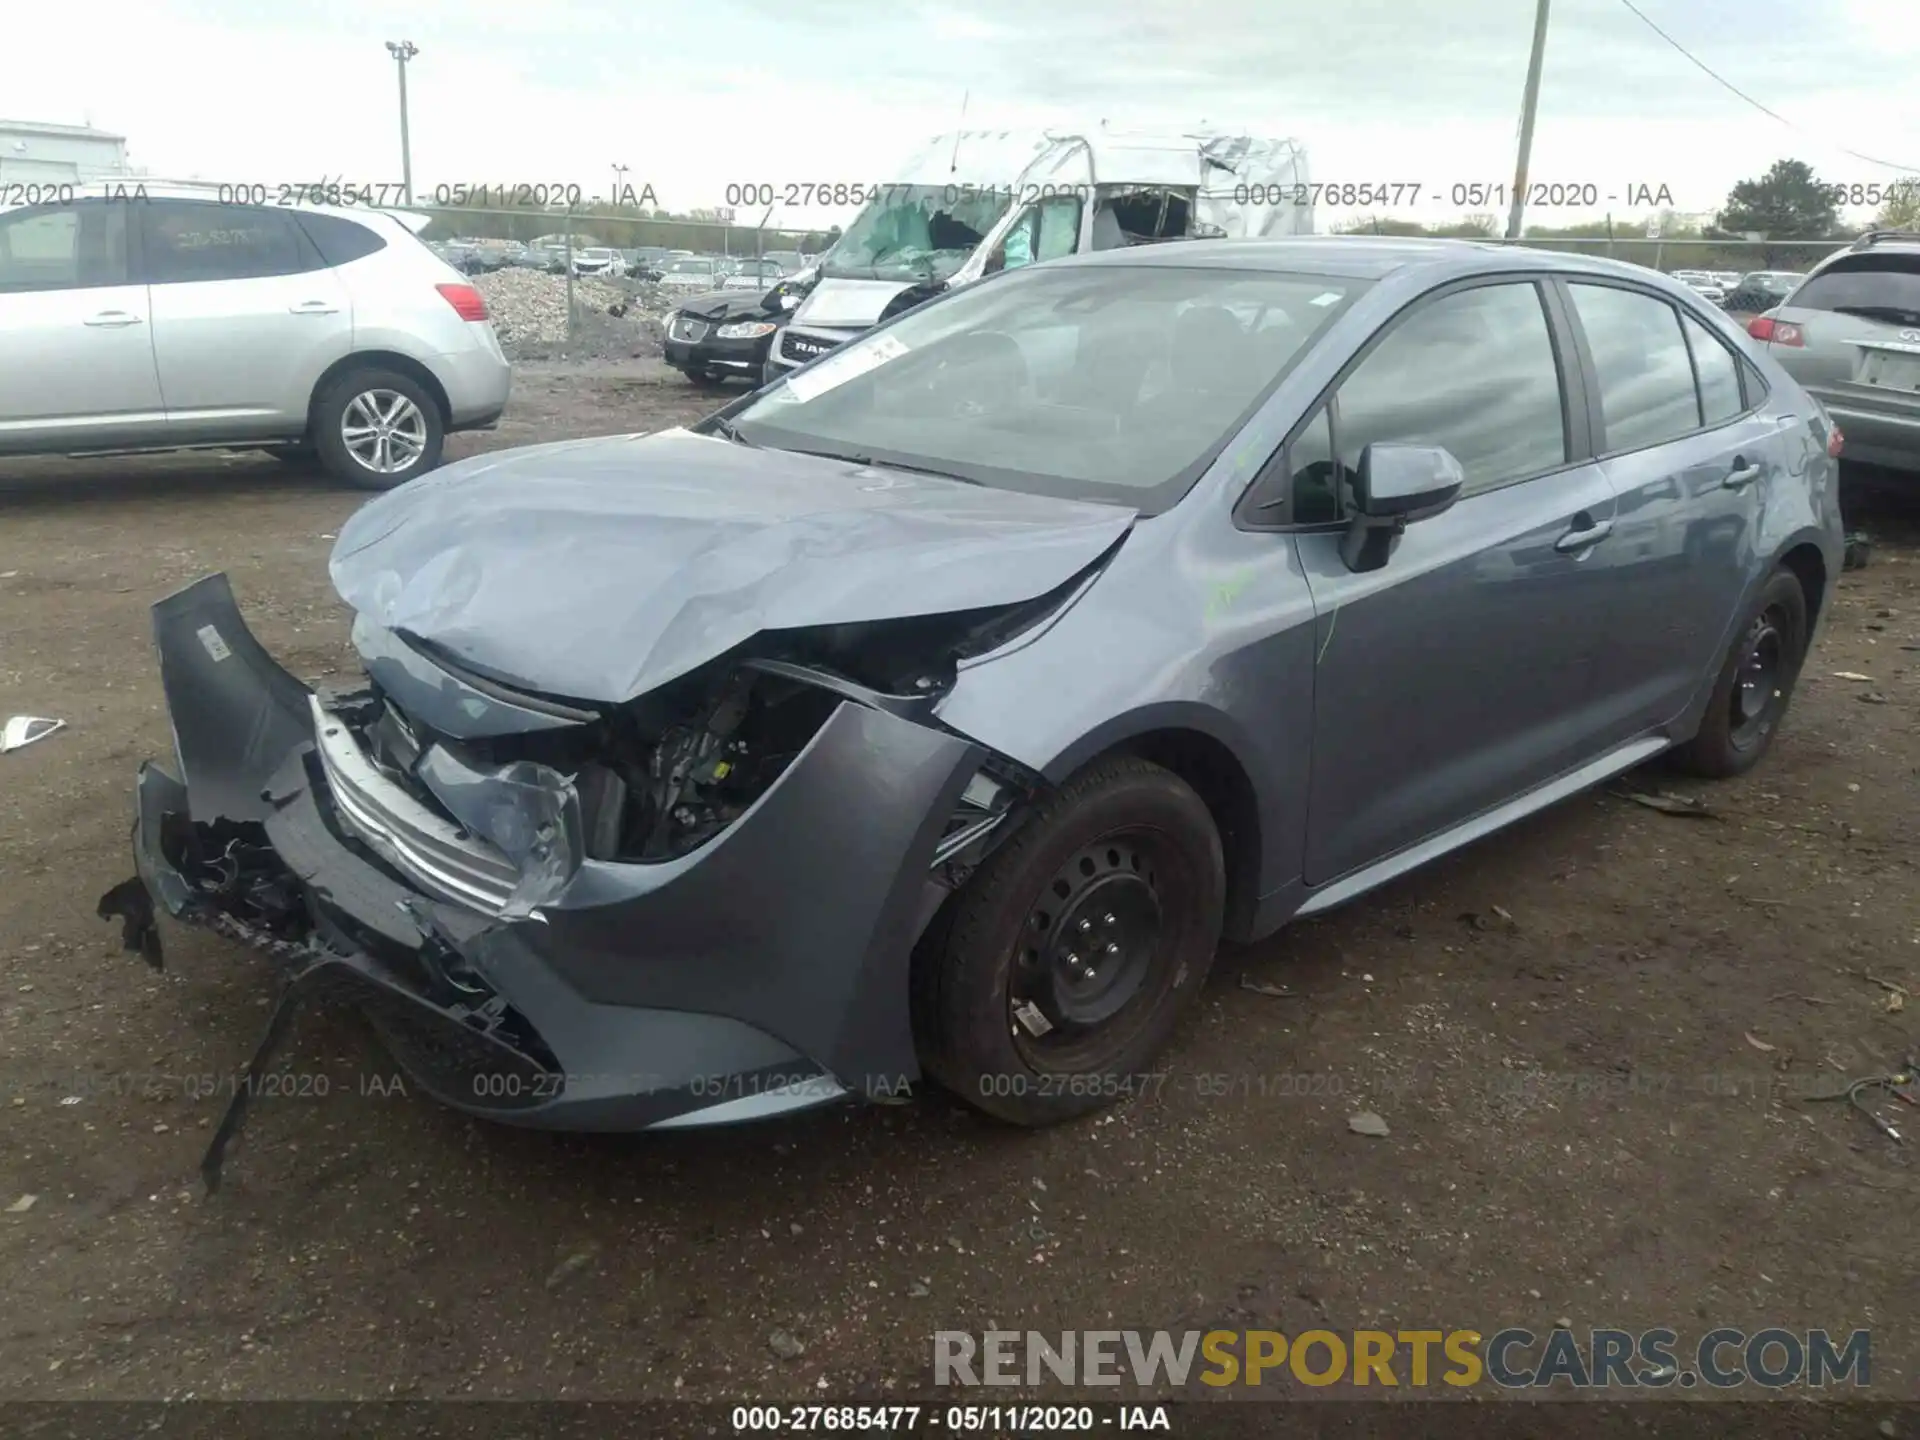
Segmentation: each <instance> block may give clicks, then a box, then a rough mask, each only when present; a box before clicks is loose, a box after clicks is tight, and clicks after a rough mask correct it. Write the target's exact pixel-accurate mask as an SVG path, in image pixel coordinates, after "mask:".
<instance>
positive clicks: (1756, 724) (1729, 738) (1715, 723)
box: [1673, 566, 1808, 780]
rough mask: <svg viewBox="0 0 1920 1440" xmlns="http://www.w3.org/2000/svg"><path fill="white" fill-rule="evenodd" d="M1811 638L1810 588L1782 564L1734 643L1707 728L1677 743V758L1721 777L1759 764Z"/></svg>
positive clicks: (1695, 770) (1704, 721)
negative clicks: (1805, 588) (1809, 615)
mask: <svg viewBox="0 0 1920 1440" xmlns="http://www.w3.org/2000/svg"><path fill="white" fill-rule="evenodd" d="M1807 638H1808V637H1807V594H1806V591H1805V590H1803V589H1802V588H1801V586H1800V579H1799V577H1798V576H1797V575H1795V574H1794V573H1793V572H1792V571H1791V570H1788V569H1787V568H1786V567H1784V566H1782V567H1781V568H1780V569H1778V570H1775V571H1774V572H1773V574H1772V575H1770V576H1769V577H1768V578H1767V583H1766V585H1765V586H1763V587H1762V588H1761V591H1760V595H1759V598H1758V599H1756V600H1755V601H1754V603H1753V605H1752V607H1751V608H1750V609H1749V610H1748V612H1747V615H1746V617H1745V618H1744V619H1743V620H1742V622H1741V624H1740V628H1739V630H1738V631H1737V632H1736V633H1735V635H1734V638H1733V643H1732V644H1731V645H1729V646H1728V647H1727V654H1726V658H1725V659H1724V660H1723V661H1722V662H1721V665H1720V673H1719V675H1718V676H1717V677H1716V678H1715V680H1714V685H1713V694H1712V696H1711V697H1710V698H1709V699H1708V701H1707V711H1706V714H1705V715H1704V716H1703V717H1702V718H1701V721H1700V728H1699V730H1698V731H1697V732H1695V734H1694V737H1693V738H1692V739H1691V740H1689V741H1687V743H1686V744H1684V745H1682V746H1680V747H1678V748H1677V749H1676V750H1675V751H1674V756H1673V758H1674V761H1675V763H1676V764H1677V765H1679V767H1680V768H1681V769H1682V770H1685V771H1687V772H1688V773H1689V774H1693V775H1701V776H1705V777H1707V778H1708V779H1715V780H1718V779H1725V778H1727V777H1729V776H1733V775H1744V774H1745V773H1746V772H1747V771H1749V770H1751V769H1752V768H1753V767H1754V766H1755V765H1757V764H1759V763H1760V759H1761V757H1762V756H1763V755H1765V754H1766V753H1767V749H1768V747H1769V746H1771V745H1772V743H1773V737H1774V736H1775V734H1777V733H1778V732H1779V729H1780V722H1781V721H1782V720H1783V719H1784V718H1785V717H1786V713H1787V704H1788V702H1789V701H1790V700H1792V698H1793V686H1794V682H1795V681H1796V680H1798V679H1799V678H1800V667H1801V665H1802V664H1803V663H1804V662H1805V660H1806V656H1807Z"/></svg>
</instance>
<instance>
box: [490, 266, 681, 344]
mask: <svg viewBox="0 0 1920 1440" xmlns="http://www.w3.org/2000/svg"><path fill="white" fill-rule="evenodd" d="M473 284H474V285H475V287H476V288H478V290H479V291H480V293H481V295H482V296H483V297H485V299H486V302H487V313H488V314H489V315H491V316H492V317H493V328H494V331H495V332H496V333H497V334H498V335H499V336H500V347H501V348H502V349H503V350H505V351H506V352H507V356H508V358H509V359H513V360H551V359H561V358H566V359H580V358H588V359H594V358H598V359H608V360H613V359H625V358H628V357H640V358H651V357H655V356H658V355H659V354H660V352H661V341H662V340H663V339H664V337H665V333H666V332H665V319H664V317H665V316H666V314H667V312H668V311H670V310H671V309H672V308H673V307H672V304H671V302H669V301H667V300H664V299H663V298H661V296H660V293H659V290H658V289H657V287H655V286H652V285H646V284H642V283H640V282H638V281H629V280H579V279H576V280H575V281H574V282H573V308H574V316H573V336H572V339H571V340H569V339H568V335H567V279H566V276H564V275H548V274H545V273H543V272H541V271H538V270H513V269H509V270H496V271H494V272H493V273H492V274H489V275H476V276H475V277H474V279H473Z"/></svg>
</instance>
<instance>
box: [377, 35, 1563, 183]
mask: <svg viewBox="0 0 1920 1440" xmlns="http://www.w3.org/2000/svg"><path fill="white" fill-rule="evenodd" d="M1542 3H1544V0H1542ZM387 53H388V54H389V55H391V56H393V59H394V63H395V64H397V65H398V66H399V67H400V188H401V190H402V191H404V192H405V194H406V197H407V204H409V205H411V204H413V145H412V143H411V142H410V141H409V140H408V139H407V62H408V61H409V60H411V59H413V57H414V56H416V55H418V54H419V53H420V47H419V46H418V45H415V44H414V43H413V42H412V41H411V40H389V41H387Z"/></svg>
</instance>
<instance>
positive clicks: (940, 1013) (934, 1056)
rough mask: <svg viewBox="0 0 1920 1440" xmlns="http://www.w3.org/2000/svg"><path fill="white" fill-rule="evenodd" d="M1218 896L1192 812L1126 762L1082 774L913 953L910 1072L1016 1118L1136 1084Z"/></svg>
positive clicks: (1073, 1109)
mask: <svg viewBox="0 0 1920 1440" xmlns="http://www.w3.org/2000/svg"><path fill="white" fill-rule="evenodd" d="M1225 895H1226V866H1225V860H1224V856H1223V853H1222V850H1221V845H1220V836H1219V833H1218V831H1217V830H1216V829H1215V827H1214V823H1213V818H1212V816H1211V814H1210V813H1209V812H1208V810H1207V807H1206V804H1205V802H1203V801H1202V800H1201V799H1200V797H1199V796H1198V795H1196V794H1195V793H1194V792H1193V790H1192V789H1191V788H1190V787H1189V786H1188V785H1187V784H1186V783H1185V782H1184V781H1183V780H1181V779H1180V778H1179V777H1178V776H1176V775H1174V774H1173V773H1172V772H1171V771H1168V770H1164V769H1162V768H1160V767H1159V766H1156V765H1151V764H1149V763H1147V762H1146V761H1144V760H1138V759H1134V758H1131V757H1119V758H1115V759H1112V760H1108V761H1104V762H1100V763H1098V764H1096V765H1095V766H1094V767H1093V768H1091V769H1089V770H1087V771H1086V772H1084V773H1082V774H1081V775H1080V776H1077V777H1076V778H1075V779H1073V780H1071V781H1069V782H1068V783H1067V784H1066V785H1064V786H1062V787H1061V789H1060V790H1059V791H1058V792H1056V793H1055V794H1054V795H1053V796H1051V797H1050V798H1049V799H1048V800H1046V801H1045V802H1043V803H1042V804H1041V805H1040V807H1039V808H1038V810H1037V812H1036V813H1035V814H1033V815H1032V816H1031V817H1029V818H1028V820H1027V821H1026V823H1025V824H1024V825H1023V826H1022V827H1021V829H1020V831H1019V833H1018V834H1016V835H1015V836H1014V837H1012V838H1011V839H1010V840H1009V841H1008V842H1007V843H1006V844H1005V845H1004V846H1002V847H1001V848H1000V849H999V850H997V851H995V852H994V854H993V855H991V856H990V857H989V858H988V860H987V862H986V863H985V864H984V865H982V866H981V868H980V869H979V870H978V871H977V872H976V873H975V874H974V875H973V876H972V877H971V878H970V879H969V880H968V882H967V885H966V887H965V889H963V890H962V891H961V893H960V894H958V895H957V896H955V897H954V899H953V901H952V902H951V914H950V916H949V917H948V922H949V923H948V924H947V925H946V926H945V928H944V929H942V930H941V931H940V932H938V933H937V934H935V935H933V936H930V937H929V942H928V943H925V944H923V945H922V946H921V949H920V952H919V953H918V954H916V956H915V961H914V982H915V986H914V998H915V1026H916V1031H917V1034H918V1038H919V1042H920V1049H921V1058H922V1062H923V1065H924V1066H925V1068H926V1070H927V1071H928V1073H929V1074H930V1075H932V1076H933V1078H935V1079H936V1080H938V1081H940V1083H941V1084H942V1085H944V1086H945V1087H946V1088H947V1089H949V1090H951V1091H953V1092H954V1093H955V1094H957V1095H959V1096H960V1097H961V1098H962V1099H964V1100H966V1101H967V1102H968V1103H970V1104H973V1105H975V1106H977V1107H979V1108H980V1109H982V1110H985V1111H986V1112H988V1113H989V1114H992V1115H995V1116H998V1117H1000V1118H1001V1119H1004V1120H1009V1121H1012V1122H1014V1123H1016V1124H1022V1125H1044V1124H1050V1123H1053V1122H1055V1121H1059V1120H1066V1119H1070V1118H1072V1117H1074V1116H1076V1115H1083V1114H1086V1113H1088V1112H1089V1111H1092V1110H1097V1109H1100V1108H1103V1107H1104V1106H1106V1105H1108V1104H1111V1103H1113V1102H1114V1101H1116V1100H1120V1099H1123V1098H1125V1097H1126V1096H1128V1095H1132V1094H1139V1093H1143V1092H1145V1091H1148V1090H1149V1089H1150V1088H1151V1086H1152V1085H1153V1084H1154V1083H1155V1082H1154V1079H1153V1076H1152V1073H1151V1067H1152V1064H1153V1062H1154V1060H1155V1058H1156V1057H1157V1056H1158V1054H1159V1052H1160V1051H1161V1050H1162V1049H1163V1048H1164V1047H1165V1045H1166V1044H1167V1042H1168V1040H1169V1038H1170V1037H1171V1035H1172V1033H1173V1030H1174V1027H1175V1025H1176V1024H1177V1023H1178V1021H1179V1018H1180V1016H1181V1014H1182V1013H1183V1012H1184V1010H1185V1008H1186V1006H1187V1004H1188V1002H1189V1001H1190V1000H1191V999H1192V997H1193V996H1194V995H1195V994H1197V993H1198V992H1199V989H1200V985H1201V982H1202V981H1203V980H1204V979H1205V977H1206V973H1207V970H1208V968H1209V967H1210V966H1211V965H1212V963H1213V952H1214V949H1215V947H1216V946H1217V945H1218V943H1219V938H1220V924H1221V918H1222V915H1223V912H1224V909H1225Z"/></svg>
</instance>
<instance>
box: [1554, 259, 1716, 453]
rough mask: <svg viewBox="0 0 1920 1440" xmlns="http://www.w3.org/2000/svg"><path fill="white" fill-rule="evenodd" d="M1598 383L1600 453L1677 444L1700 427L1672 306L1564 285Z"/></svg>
mask: <svg viewBox="0 0 1920 1440" xmlns="http://www.w3.org/2000/svg"><path fill="white" fill-rule="evenodd" d="M1567 289H1568V291H1569V292H1571V294H1572V296H1573V308H1574V310H1575V312H1576V313H1577V314H1578V316H1579V318H1580V326H1581V328H1582V329H1583V330H1584V331H1586V336H1587V348H1588V349H1589V350H1590V351H1591V352H1592V355H1593V368H1594V373H1595V378H1596V379H1598V381H1599V382H1600V414H1601V419H1602V423H1603V425H1604V427H1605V435H1604V438H1603V443H1602V444H1601V446H1600V449H1601V451H1602V453H1604V454H1610V455H1617V454H1620V453H1621V452H1623V451H1627V450H1641V449H1645V448H1646V447H1647V446H1650V445H1659V444H1663V443H1664V442H1666V441H1668V440H1677V439H1678V438H1679V437H1680V436H1682V435H1686V434H1690V433H1691V432H1693V431H1695V430H1698V429H1699V428H1700V398H1699V396H1698V395H1697V394H1696V393H1695V390H1694V383H1693V362H1692V360H1691V358H1690V357H1689V355H1688V352H1687V341H1686V337H1685V335H1684V334H1682V332H1681V329H1680V316H1679V312H1678V311H1676V310H1675V309H1674V308H1673V306H1671V305H1669V304H1668V303H1667V302H1666V301H1665V300H1662V299H1659V298H1657V297H1656V296H1652V295H1648V294H1645V293H1644V292H1642V291H1639V290H1624V289H1621V288H1619V287H1618V286H1614V285H1592V284H1584V283H1578V282H1574V283H1570V284H1569V285H1568V286H1567Z"/></svg>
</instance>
